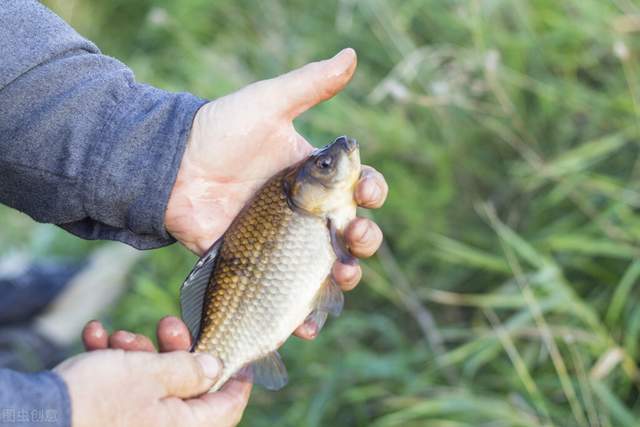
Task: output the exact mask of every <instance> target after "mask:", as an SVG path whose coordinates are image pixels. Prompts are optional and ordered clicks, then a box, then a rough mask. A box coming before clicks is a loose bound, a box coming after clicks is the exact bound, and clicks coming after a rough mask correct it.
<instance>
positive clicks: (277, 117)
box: [165, 49, 388, 338]
mask: <svg viewBox="0 0 640 427" xmlns="http://www.w3.org/2000/svg"><path fill="white" fill-rule="evenodd" d="M355 68H356V55H355V52H354V51H353V50H352V49H345V50H343V51H342V52H340V53H339V54H338V55H336V56H335V57H333V58H331V59H329V60H326V61H320V62H314V63H311V64H307V65H306V66H304V67H302V68H299V69H297V70H294V71H291V72H289V73H287V74H283V75H281V76H279V77H276V78H274V79H270V80H263V81H260V82H257V83H253V84H251V85H249V86H246V87H244V88H242V89H240V90H239V91H237V92H234V93H232V94H230V95H227V96H224V97H222V98H219V99H216V100H215V101H212V102H210V103H208V104H206V105H204V106H203V107H202V108H201V109H200V110H199V111H198V113H197V114H196V116H195V119H194V122H193V126H192V128H191V134H190V136H189V141H188V145H187V148H186V151H185V154H184V157H183V159H182V163H181V165H180V169H179V171H178V176H177V179H176V183H175V185H174V188H173V191H172V193H171V197H170V198H169V203H168V206H167V211H166V215H165V226H166V228H167V231H168V232H169V233H171V235H173V236H174V237H175V238H176V239H178V240H179V241H180V242H181V243H182V244H184V245H185V246H186V247H187V248H189V249H191V250H192V251H194V252H196V253H197V254H202V253H204V252H205V251H206V250H207V249H208V248H209V247H210V246H211V245H212V244H213V242H215V241H216V240H217V239H218V238H219V237H220V236H222V234H223V233H224V232H225V230H226V229H227V227H228V226H229V225H230V224H231V221H232V220H233V218H234V217H235V216H236V215H237V214H238V212H239V211H240V209H242V207H243V206H244V205H245V203H246V202H247V201H248V200H249V199H250V198H251V196H252V195H253V194H254V193H255V192H256V191H257V190H258V189H259V188H260V187H261V186H262V184H264V182H265V181H266V180H267V179H269V178H270V177H271V176H273V175H274V174H275V173H277V172H279V171H280V170H282V169H284V168H286V167H288V166H290V165H292V164H294V163H296V162H298V161H300V160H301V159H303V158H305V157H306V156H308V155H309V153H310V152H311V151H312V149H313V147H312V146H311V144H309V142H307V141H306V140H305V139H304V138H303V137H302V136H301V135H300V134H298V132H297V131H296V130H295V128H294V126H293V119H294V118H296V117H297V116H299V115H300V114H302V113H303V112H304V111H306V110H308V109H309V108H311V107H313V106H314V105H316V104H318V103H320V102H322V101H325V100H327V99H329V98H331V97H333V96H334V95H335V94H337V93H338V92H340V91H341V90H342V89H343V88H344V87H345V86H346V85H347V83H348V82H349V80H350V79H351V77H352V76H353V73H354V71H355ZM387 192H388V187H387V184H386V182H385V180H384V177H383V176H382V174H380V173H379V172H377V171H376V170H374V169H373V168H371V167H367V166H364V167H363V173H362V178H361V179H360V181H359V183H358V186H357V188H356V192H355V198H356V201H357V202H358V204H359V205H360V206H361V207H365V208H377V207H380V206H381V205H382V204H383V203H384V200H385V198H386V196H387ZM345 238H346V240H347V246H348V247H349V249H350V251H351V253H352V254H353V255H354V256H356V257H368V256H371V255H373V254H374V253H375V251H376V250H377V249H378V247H379V246H380V244H381V242H382V231H381V230H380V228H379V227H378V226H377V225H376V224H375V223H374V222H372V221H370V220H369V219H366V218H356V219H355V220H353V221H352V222H351V224H349V225H348V226H347V229H346V230H345ZM332 273H333V276H334V278H335V280H336V282H337V283H338V284H340V285H341V287H342V288H343V290H350V289H352V288H354V287H355V286H356V285H357V283H358V282H359V281H360V278H361V276H362V271H361V269H360V266H358V265H348V264H342V263H339V262H337V263H336V264H335V265H334V267H333V271H332ZM316 334H317V330H315V329H314V326H313V325H302V326H301V327H300V328H298V330H297V331H296V335H298V336H301V337H303V338H312V337H314V336H315V335H316Z"/></svg>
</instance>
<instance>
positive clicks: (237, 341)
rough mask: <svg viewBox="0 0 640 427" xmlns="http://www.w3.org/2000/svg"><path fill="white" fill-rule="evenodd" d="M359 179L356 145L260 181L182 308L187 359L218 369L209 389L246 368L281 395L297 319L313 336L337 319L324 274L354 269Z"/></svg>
mask: <svg viewBox="0 0 640 427" xmlns="http://www.w3.org/2000/svg"><path fill="white" fill-rule="evenodd" d="M359 177H360V155H359V150H358V144H357V142H356V141H355V140H353V139H351V138H347V137H344V136H342V137H339V138H337V139H336V140H335V141H334V142H332V143H331V144H329V145H327V146H325V147H324V148H322V149H319V150H316V151H314V152H313V153H312V154H311V155H310V156H309V157H308V158H307V159H305V160H303V161H302V162H300V163H298V164H296V165H294V166H292V167H290V168H288V169H286V170H284V171H282V172H280V173H278V174H277V175H275V176H274V177H273V178H271V179H270V180H269V181H267V182H266V184H264V186H263V187H262V188H261V189H260V190H258V192H257V193H256V195H255V196H254V197H253V199H252V200H251V201H250V202H249V203H248V204H247V205H246V206H245V207H244V208H243V210H242V211H241V212H240V214H239V215H238V216H237V217H236V218H235V219H234V221H233V222H232V224H231V225H230V227H229V229H228V230H227V231H226V232H225V234H224V235H223V236H222V238H220V239H219V240H218V241H217V242H216V243H214V244H213V246H212V247H211V248H210V249H209V251H208V252H207V253H206V254H205V255H204V256H203V257H202V258H201V259H200V260H199V261H198V263H197V264H196V266H195V267H194V269H193V271H192V272H191V274H189V276H188V277H187V279H186V281H185V282H184V284H183V285H182V288H181V292H180V302H181V308H182V317H183V320H184V321H185V323H186V324H187V326H188V327H189V330H190V331H191V335H192V337H193V339H194V341H193V342H194V345H193V348H192V351H196V352H206V353H210V354H212V355H214V356H216V357H218V358H219V359H220V360H221V361H222V362H223V365H224V369H223V373H222V376H221V377H220V379H219V380H218V381H217V383H216V384H215V385H214V386H213V388H212V391H215V390H217V389H219V388H220V387H221V386H222V385H223V384H224V383H225V382H226V381H227V380H228V379H229V378H230V377H231V376H232V375H233V374H235V373H236V372H237V371H238V370H240V369H241V368H243V367H245V366H249V365H250V366H251V367H252V371H253V381H254V382H255V383H256V384H261V385H263V386H265V387H266V388H268V389H274V390H275V389H279V388H281V387H283V386H284V385H285V384H286V383H287V371H286V368H285V367H284V364H283V363H282V360H281V359H280V356H279V355H278V353H277V349H278V347H279V346H280V345H282V343H284V341H285V340H286V339H287V338H288V337H289V336H290V335H291V333H292V332H293V331H294V330H295V329H296V327H298V326H299V325H301V324H302V323H303V322H304V321H305V319H309V320H312V321H314V322H315V323H316V324H317V325H318V328H321V327H322V325H323V324H324V322H325V320H326V318H327V315H328V314H332V315H336V316H337V315H338V314H340V312H341V310H342V305H343V296H342V292H341V290H340V288H339V287H338V286H337V285H336V284H335V283H334V282H333V281H332V279H331V267H332V265H333V263H334V261H335V260H336V259H340V260H341V261H343V262H352V261H353V258H352V257H351V256H350V255H349V252H348V250H347V249H346V247H345V245H344V243H343V241H342V233H343V230H344V228H345V226H346V225H347V224H348V223H349V221H351V219H353V218H354V217H355V212H356V203H355V201H354V189H355V186H356V183H357V181H358V178H359Z"/></svg>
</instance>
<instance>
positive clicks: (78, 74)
mask: <svg viewBox="0 0 640 427" xmlns="http://www.w3.org/2000/svg"><path fill="white" fill-rule="evenodd" d="M0 56H1V57H2V60H1V61H0V202H2V203H5V204H7V205H9V206H12V207H14V208H16V209H18V210H21V211H23V212H25V213H27V214H28V215H30V216H31V217H33V218H34V219H36V220H37V221H41V222H50V223H54V224H58V225H60V226H62V227H63V228H65V229H67V230H69V231H71V232H73V233H75V234H78V235H80V236H81V237H84V238H88V239H113V240H120V241H124V242H126V243H129V244H131V245H133V246H136V247H140V248H151V247H156V246H161V245H163V244H167V243H170V242H171V241H172V239H171V237H170V236H169V235H168V234H167V233H166V231H165V229H164V212H165V209H166V204H167V200H168V198H169V194H170V191H171V188H172V186H173V183H174V181H175V177H176V174H177V170H178V167H179V165H180V160H181V158H182V154H183V151H184V146H185V143H186V139H187V136H188V132H189V129H190V127H191V122H192V120H193V116H194V115H195V112H196V111H197V109H198V108H199V107H200V106H201V105H202V104H203V102H204V101H202V100H200V99H199V98H196V97H194V96H192V95H189V94H172V93H168V92H164V91H161V90H158V89H155V88H152V87H150V86H147V85H142V84H138V83H136V82H135V81H134V77H133V74H132V73H131V71H130V70H129V69H128V68H127V67H125V66H124V65H123V64H122V63H120V62H118V61H116V60H115V59H113V58H109V57H106V56H104V55H101V54H100V53H99V51H98V49H97V48H96V47H95V46H94V45H93V44H92V43H90V42H88V41H87V40H85V39H83V38H82V37H81V36H79V35H78V34H77V33H76V32H75V31H74V30H73V29H71V28H70V27H69V26H67V25H66V24H65V23H64V22H63V21H62V20H61V19H60V18H58V17H57V16H56V15H54V14H53V13H51V12H50V11H48V10H47V9H46V8H44V7H43V6H41V5H40V4H39V3H37V2H35V1H25V0H5V1H3V2H2V3H0Z"/></svg>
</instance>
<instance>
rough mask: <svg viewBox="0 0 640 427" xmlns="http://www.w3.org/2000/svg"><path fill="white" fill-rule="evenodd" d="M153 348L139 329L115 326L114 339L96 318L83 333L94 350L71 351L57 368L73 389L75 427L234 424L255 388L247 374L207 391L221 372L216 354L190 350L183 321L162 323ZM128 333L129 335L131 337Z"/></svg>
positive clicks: (169, 318)
mask: <svg viewBox="0 0 640 427" xmlns="http://www.w3.org/2000/svg"><path fill="white" fill-rule="evenodd" d="M157 333H158V342H159V345H160V349H161V351H165V352H166V353H163V354H156V353H155V349H154V348H153V344H152V343H151V341H150V340H149V339H148V338H146V337H143V336H142V335H135V334H130V333H128V332H126V331H118V332H116V333H114V334H113V335H111V336H110V337H109V335H108V333H107V332H106V330H105V329H104V328H103V327H102V325H101V324H100V323H99V322H96V321H93V322H89V324H87V326H85V329H84V331H83V334H82V338H83V341H84V343H85V346H86V347H87V349H88V350H93V351H91V352H90V353H85V354H83V355H80V356H76V357H73V358H71V359H69V360H67V361H65V362H63V363H62V364H60V365H59V366H58V367H56V368H55V371H56V372H57V373H58V374H59V375H60V376H61V377H62V378H63V380H64V381H65V382H66V383H67V385H68V388H69V393H70V396H71V401H72V411H73V414H72V420H73V426H74V427H75V426H94V425H100V424H102V423H104V424H105V425H107V424H108V425H131V426H213V427H218V426H219V427H223V426H235V425H236V424H237V423H238V422H239V421H240V418H241V417H242V413H243V411H244V408H245V406H246V404H247V401H248V398H249V393H250V392H251V382H250V379H249V378H247V377H246V376H242V375H241V376H238V377H236V378H234V379H231V380H230V381H228V382H227V383H226V384H225V385H224V387H223V388H222V389H221V390H220V391H218V392H216V393H208V394H203V393H206V392H207V391H208V390H209V388H210V387H211V386H212V385H213V384H214V383H215V380H216V379H217V377H218V376H219V374H220V373H221V366H220V363H219V362H218V361H217V359H215V358H213V357H211V356H209V355H205V354H191V353H187V352H185V351H180V350H186V349H188V347H189V345H190V344H189V341H190V337H189V332H188V330H187V328H186V326H185V325H184V324H183V323H182V322H181V321H180V320H178V319H176V318H173V317H168V318H165V319H162V320H161V321H160V322H159V324H158V331H157ZM129 334H130V335H129Z"/></svg>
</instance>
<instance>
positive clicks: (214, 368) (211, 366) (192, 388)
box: [138, 351, 222, 399]
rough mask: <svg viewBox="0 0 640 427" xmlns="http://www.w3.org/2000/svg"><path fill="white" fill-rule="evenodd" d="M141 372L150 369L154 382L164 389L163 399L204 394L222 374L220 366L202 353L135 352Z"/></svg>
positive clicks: (212, 358) (220, 364)
mask: <svg viewBox="0 0 640 427" xmlns="http://www.w3.org/2000/svg"><path fill="white" fill-rule="evenodd" d="M138 354H139V355H140V356H141V359H147V360H141V361H140V362H141V364H142V366H141V369H145V368H146V369H148V370H151V375H153V377H154V378H155V380H156V381H157V382H158V383H159V384H161V385H162V386H164V391H163V397H167V396H172V397H179V398H182V399H186V398H190V397H194V396H199V395H201V394H202V393H206V392H207V391H209V389H210V388H211V387H212V386H213V385H214V384H215V382H216V380H217V379H218V377H219V376H220V374H221V373H222V363H221V362H220V361H219V360H218V359H216V358H215V357H213V356H211V355H209V354H204V353H187V352H186V351H176V352H171V353H162V354H149V353H138Z"/></svg>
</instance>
